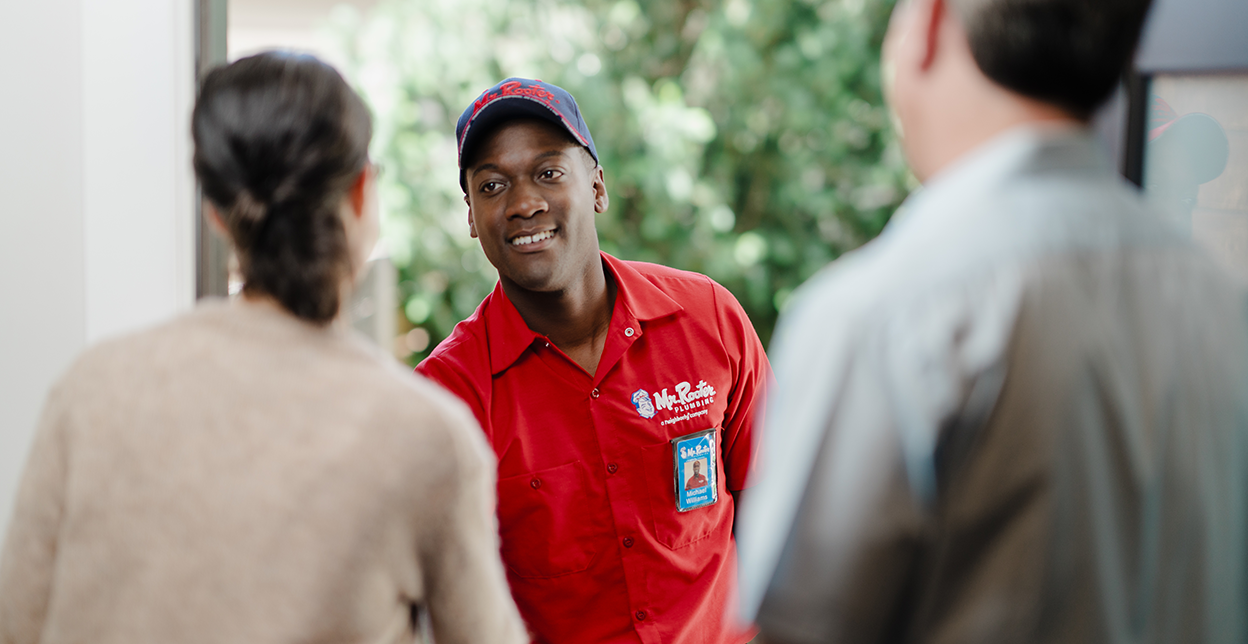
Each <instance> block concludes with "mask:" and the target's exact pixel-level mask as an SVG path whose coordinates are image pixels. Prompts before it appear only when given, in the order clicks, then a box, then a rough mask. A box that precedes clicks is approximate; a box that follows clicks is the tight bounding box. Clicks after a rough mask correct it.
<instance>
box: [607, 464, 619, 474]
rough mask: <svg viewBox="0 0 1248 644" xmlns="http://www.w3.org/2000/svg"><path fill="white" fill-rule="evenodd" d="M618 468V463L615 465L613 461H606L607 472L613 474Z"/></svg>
mask: <svg viewBox="0 0 1248 644" xmlns="http://www.w3.org/2000/svg"><path fill="white" fill-rule="evenodd" d="M618 469H620V466H619V465H616V464H615V463H607V472H608V473H610V474H615V471H616V470H618Z"/></svg>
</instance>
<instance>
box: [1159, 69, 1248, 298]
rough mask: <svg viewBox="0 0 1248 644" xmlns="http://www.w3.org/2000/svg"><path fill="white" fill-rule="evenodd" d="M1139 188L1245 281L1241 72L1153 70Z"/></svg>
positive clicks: (1245, 119) (1247, 127) (1247, 116)
mask: <svg viewBox="0 0 1248 644" xmlns="http://www.w3.org/2000/svg"><path fill="white" fill-rule="evenodd" d="M1151 89H1152V96H1151V97H1150V101H1149V105H1148V120H1147V125H1146V127H1147V128H1148V131H1147V132H1146V144H1145V155H1144V187H1145V189H1146V191H1147V192H1148V194H1149V196H1150V198H1152V199H1153V200H1154V201H1155V202H1156V203H1157V204H1158V205H1160V206H1161V207H1162V208H1163V209H1164V210H1165V211H1166V212H1167V213H1168V214H1169V215H1170V216H1171V217H1173V218H1174V220H1175V222H1176V223H1178V224H1179V225H1180V226H1182V227H1183V228H1184V229H1185V230H1189V231H1190V232H1191V235H1192V237H1193V238H1194V239H1195V240H1196V241H1197V242H1198V243H1200V244H1201V245H1203V246H1205V247H1206V248H1208V249H1209V250H1210V252H1211V253H1212V254H1213V255H1214V257H1215V258H1216V259H1217V260H1218V261H1219V262H1220V263H1221V264H1223V266H1224V267H1225V268H1226V269H1227V270H1228V271H1230V272H1231V274H1232V275H1234V276H1235V277H1236V278H1237V279H1239V280H1240V281H1241V282H1243V283H1244V284H1248V75H1158V76H1156V77H1154V78H1153V82H1152V86H1151Z"/></svg>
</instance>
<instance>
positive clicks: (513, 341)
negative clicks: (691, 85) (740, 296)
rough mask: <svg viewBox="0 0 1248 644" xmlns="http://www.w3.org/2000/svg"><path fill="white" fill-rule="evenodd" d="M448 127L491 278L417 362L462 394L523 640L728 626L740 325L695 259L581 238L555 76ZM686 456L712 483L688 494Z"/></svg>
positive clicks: (514, 85)
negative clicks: (655, 260) (489, 477)
mask: <svg viewBox="0 0 1248 644" xmlns="http://www.w3.org/2000/svg"><path fill="white" fill-rule="evenodd" d="M456 130H457V131H456V134H457V137H458V142H459V167H460V183H461V186H462V187H463V188H464V191H465V201H466V202H467V204H468V225H469V231H470V233H471V235H472V236H473V237H476V238H478V239H479V240H480V242H481V248H482V249H483V250H484V251H485V255H486V257H487V258H489V260H490V262H491V263H492V264H493V265H494V266H495V268H497V269H498V273H499V283H498V286H497V287H495V289H494V291H493V293H491V294H490V295H489V296H488V297H486V299H485V301H484V302H482V303H481V306H480V307H478V308H477V310H476V312H475V313H473V315H472V316H471V317H469V318H468V319H467V320H464V321H463V322H461V323H460V324H459V325H458V326H456V327H455V331H454V332H453V333H452V334H451V336H450V337H449V338H447V339H446V341H444V342H443V343H442V344H441V345H439V346H438V347H437V348H436V349H434V351H433V353H432V354H431V355H430V356H429V358H427V359H426V360H425V361H424V362H422V363H421V364H420V366H418V367H417V371H418V372H419V373H421V374H424V375H425V376H428V377H430V378H432V379H434V380H436V381H438V382H440V383H441V384H442V385H444V386H446V387H447V388H448V389H450V390H451V391H453V392H455V393H456V394H458V395H459V396H460V397H461V398H462V399H463V400H464V401H466V402H467V403H468V405H469V407H471V408H472V410H473V411H474V413H475V414H476V416H477V420H478V421H480V423H481V426H482V428H483V429H484V431H485V434H486V436H487V438H488V440H489V441H490V443H491V444H492V445H493V447H494V450H495V452H496V454H497V456H498V467H499V472H498V477H499V478H498V516H499V529H500V532H501V537H502V555H503V560H504V562H505V563H506V564H507V572H508V580H509V581H510V583H511V589H512V593H513V595H514V596H515V599H516V603H517V604H518V605H519V607H520V610H521V613H522V614H523V616H524V617H525V620H526V621H527V622H528V625H529V628H530V629H531V631H532V632H533V634H534V639H535V641H538V642H559V643H561V644H562V643H564V642H643V643H644V644H660V643H682V644H694V643H699V644H700V643H704V642H708V643H715V644H721V643H722V644H740V643H742V642H746V641H748V640H749V639H750V635H751V633H749V632H746V631H744V630H741V629H739V628H737V627H736V626H734V625H732V624H730V623H728V622H726V620H725V608H726V606H727V602H728V600H729V596H730V595H731V594H732V593H733V592H734V589H733V584H734V583H735V581H734V579H735V567H736V550H735V543H734V540H733V534H732V523H733V518H734V516H735V505H736V498H735V497H736V493H737V492H738V491H739V490H741V489H742V488H743V487H744V486H745V485H746V481H747V477H748V475H749V472H750V468H751V465H752V463H753V462H754V443H755V441H754V437H753V435H752V430H751V427H752V421H753V418H754V416H755V415H756V413H757V408H758V406H759V405H760V404H761V400H762V389H763V386H764V383H766V382H767V381H768V380H769V378H770V377H771V371H770V367H769V366H768V364H767V358H766V356H765V355H764V353H763V348H762V345H761V344H760V343H759V340H758V336H757V335H756V334H755V333H754V329H753V326H752V325H751V324H750V321H749V319H748V318H747V317H746V315H745V312H744V311H742V309H741V306H740V304H738V303H737V301H736V299H735V298H733V296H732V295H731V294H730V293H729V292H728V291H727V290H726V289H724V288H723V287H722V286H720V285H719V284H716V283H715V282H713V281H712V280H710V279H709V278H707V277H706V276H704V275H699V274H696V273H688V272H684V271H678V270H674V269H671V268H666V267H663V266H657V265H654V264H645V263H641V262H626V261H622V260H619V259H616V258H614V257H611V256H610V255H607V254H606V253H603V252H601V251H600V250H599V248H598V236H597V231H596V229H595V227H594V215H595V213H599V212H603V211H605V210H606V209H607V205H608V196H607V188H606V184H605V182H604V179H603V171H602V168H601V167H600V166H599V165H598V155H597V151H596V150H595V148H594V143H593V139H592V138H591V137H590V134H589V128H588V127H586V125H585V122H584V120H583V119H582V118H581V115H580V112H579V110H578V108H577V106H576V102H575V101H574V100H573V98H572V96H571V95H569V94H568V93H567V92H565V91H563V90H562V89H560V88H558V87H555V86H553V85H550V84H547V83H543V82H541V81H532V80H525V79H508V80H506V81H503V82H502V83H500V84H498V85H496V86H495V87H493V88H491V89H489V90H487V91H486V92H485V93H483V94H482V95H481V96H480V98H478V99H477V100H476V101H475V102H474V103H473V104H472V105H471V106H469V107H468V109H467V110H465V111H464V114H463V116H461V117H460V119H459V124H458V127H457V128H456ZM695 457H696V458H697V459H699V460H703V461H704V462H705V463H706V464H707V467H708V472H707V474H708V475H709V476H706V477H705V478H707V479H708V480H709V481H710V482H711V483H712V484H713V485H707V486H705V487H704V489H703V490H702V491H700V492H697V493H690V492H686V491H683V489H682V488H683V484H684V481H682V480H679V479H678V477H679V476H680V475H681V474H682V473H683V472H684V468H683V467H682V466H681V465H682V464H683V463H684V462H687V461H688V460H689V459H692V458H695ZM678 490H681V491H680V493H679V495H678V492H677V491H678Z"/></svg>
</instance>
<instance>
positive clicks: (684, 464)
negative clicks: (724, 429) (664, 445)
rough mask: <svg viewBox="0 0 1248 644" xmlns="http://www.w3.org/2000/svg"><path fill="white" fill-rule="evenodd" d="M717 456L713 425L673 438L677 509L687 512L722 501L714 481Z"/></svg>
mask: <svg viewBox="0 0 1248 644" xmlns="http://www.w3.org/2000/svg"><path fill="white" fill-rule="evenodd" d="M718 456H719V450H718V449H716V446H715V429H714V428H711V429H706V430H702V431H700V432H694V433H692V434H686V435H684V436H680V437H678V438H673V439H672V461H673V465H674V467H673V470H674V474H675V476H674V483H675V485H676V510H677V511H679V512H688V511H689V510H694V509H697V508H703V507H706V506H708V505H713V504H715V502H716V501H718V500H719V486H718V485H716V481H715V476H716V472H717V471H718V470H717V468H716V467H715V465H716V459H717V458H718Z"/></svg>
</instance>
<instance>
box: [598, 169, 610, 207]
mask: <svg viewBox="0 0 1248 644" xmlns="http://www.w3.org/2000/svg"><path fill="white" fill-rule="evenodd" d="M610 205H611V197H610V196H608V195H607V180H606V178H605V177H604V176H603V174H602V166H596V167H595V168H594V212H606V211H607V207H608V206H610Z"/></svg>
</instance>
